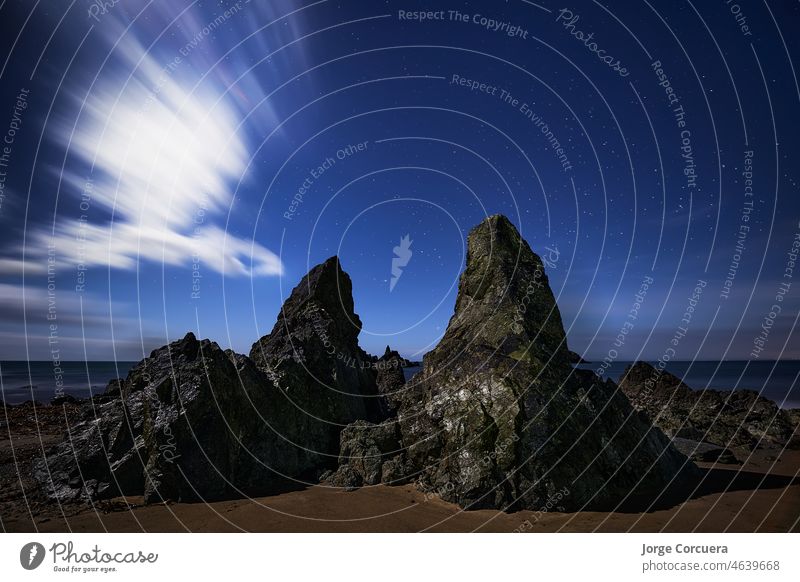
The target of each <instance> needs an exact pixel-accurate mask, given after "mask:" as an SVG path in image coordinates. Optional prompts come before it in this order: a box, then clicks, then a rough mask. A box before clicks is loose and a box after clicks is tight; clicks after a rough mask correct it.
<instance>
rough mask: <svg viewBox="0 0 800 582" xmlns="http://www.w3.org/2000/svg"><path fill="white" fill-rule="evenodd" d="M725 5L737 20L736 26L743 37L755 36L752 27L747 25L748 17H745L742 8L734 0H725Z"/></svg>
mask: <svg viewBox="0 0 800 582" xmlns="http://www.w3.org/2000/svg"><path fill="white" fill-rule="evenodd" d="M725 4H726V5H727V6H728V10H730V12H731V14H733V17H734V19H736V24H737V25H738V26H739V31H740V32H741V33H742V36H753V32H752V31H751V30H750V25H749V24H747V17H746V16H745V15H744V12H742V7H741V6H739V5H738V4H737V3H736V2H734V1H733V0H725Z"/></svg>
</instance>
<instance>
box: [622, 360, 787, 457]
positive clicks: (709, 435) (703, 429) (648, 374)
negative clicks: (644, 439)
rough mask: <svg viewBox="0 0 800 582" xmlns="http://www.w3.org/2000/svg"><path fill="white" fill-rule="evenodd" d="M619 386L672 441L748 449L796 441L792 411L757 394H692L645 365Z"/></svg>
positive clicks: (630, 372)
mask: <svg viewBox="0 0 800 582" xmlns="http://www.w3.org/2000/svg"><path fill="white" fill-rule="evenodd" d="M620 388H621V389H622V390H623V391H624V392H625V394H626V395H627V396H628V399H629V400H630V401H631V403H632V404H633V406H634V407H635V408H636V409H637V410H640V411H641V412H643V413H644V414H646V415H647V417H648V418H649V419H650V421H651V422H653V424H655V425H656V426H658V427H659V428H661V430H663V431H664V432H665V433H666V434H667V435H669V436H672V437H681V438H688V439H692V440H695V441H704V442H707V443H710V444H712V445H717V446H719V447H722V448H731V447H742V448H744V449H746V450H748V451H752V450H753V449H754V448H756V447H757V446H784V445H786V444H788V443H790V442H792V441H793V434H794V431H795V427H796V423H795V422H793V421H792V418H791V415H790V413H789V412H788V411H786V410H782V409H781V408H779V407H778V405H777V404H775V403H774V402H772V401H771V400H768V399H766V398H764V397H762V396H759V394H758V393H757V392H754V391H752V390H734V391H724V390H712V389H706V390H692V389H691V388H690V387H689V386H687V385H686V384H684V383H683V381H682V380H681V379H680V378H678V377H676V376H674V375H672V374H670V373H669V372H667V371H666V370H663V369H657V368H654V367H653V366H651V365H650V364H648V363H646V362H636V363H635V364H633V365H631V366H628V368H626V370H625V372H624V374H623V375H622V378H621V379H620Z"/></svg>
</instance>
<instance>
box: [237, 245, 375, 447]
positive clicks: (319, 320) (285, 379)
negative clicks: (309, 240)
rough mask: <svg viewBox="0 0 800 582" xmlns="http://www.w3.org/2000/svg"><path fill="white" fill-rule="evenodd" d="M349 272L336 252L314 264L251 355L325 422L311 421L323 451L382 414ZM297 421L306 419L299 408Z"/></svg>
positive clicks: (300, 405)
mask: <svg viewBox="0 0 800 582" xmlns="http://www.w3.org/2000/svg"><path fill="white" fill-rule="evenodd" d="M360 332H361V319H359V317H358V315H357V314H356V313H355V310H354V305H353V291H352V283H351V281H350V277H349V276H348V275H347V273H345V272H344V271H343V270H342V267H341V265H340V264H339V259H338V257H331V258H330V259H328V260H327V261H325V262H324V263H322V264H321V265H317V266H316V267H314V268H313V269H311V271H309V273H308V274H307V275H306V276H305V277H304V278H303V280H302V281H300V283H299V284H298V285H297V287H295V288H294V290H293V291H292V293H291V295H290V296H289V298H288V299H287V300H286V302H285V303H284V304H283V307H282V308H281V312H280V314H279V315H278V321H277V322H276V323H275V327H274V328H273V329H272V332H271V333H270V334H269V335H266V336H264V337H262V338H261V339H260V340H258V341H257V342H256V343H254V344H253V347H252V349H251V350H250V358H251V359H252V360H253V362H255V364H256V366H258V367H259V368H260V369H261V370H263V371H264V372H265V373H266V374H267V376H269V378H270V379H271V381H272V382H273V383H274V384H275V385H276V386H279V387H280V389H281V390H282V391H283V392H284V393H286V394H287V397H288V398H290V399H291V400H292V402H294V403H295V404H296V405H297V408H298V409H299V410H303V411H308V412H309V413H311V414H315V415H316V416H319V417H321V418H323V419H324V420H325V421H327V423H323V424H327V425H328V426H327V427H325V426H323V425H321V424H317V425H316V426H313V427H312V426H309V427H308V428H309V429H310V430H313V431H314V433H315V438H314V439H313V440H314V442H315V443H317V444H318V446H319V447H320V448H321V449H322V450H324V451H333V452H334V454H335V452H336V451H337V450H338V442H339V432H340V431H341V430H342V428H343V427H344V426H345V425H347V424H349V423H351V422H354V421H356V420H363V419H366V420H377V419H379V418H380V417H381V413H380V403H379V395H378V393H377V386H376V383H375V371H374V368H373V366H372V358H371V357H370V356H369V355H368V354H366V353H365V352H364V351H363V350H362V349H361V348H360V347H359V345H358V334H359V333H360ZM297 421H298V422H301V423H303V424H306V421H304V420H303V417H302V415H298V416H297Z"/></svg>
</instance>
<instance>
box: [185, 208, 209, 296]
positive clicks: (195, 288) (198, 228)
mask: <svg viewBox="0 0 800 582" xmlns="http://www.w3.org/2000/svg"><path fill="white" fill-rule="evenodd" d="M206 212H208V196H203V199H202V200H201V201H200V205H199V206H198V207H197V210H196V211H195V213H194V218H193V219H192V222H193V223H194V229H193V231H192V242H193V246H194V250H193V251H192V290H191V293H190V294H189V297H190V298H191V299H200V283H201V281H202V279H203V274H202V273H201V272H200V269H201V265H202V261H201V260H200V245H202V244H203V242H202V241H201V240H200V235H201V234H202V232H203V223H204V222H205V221H206Z"/></svg>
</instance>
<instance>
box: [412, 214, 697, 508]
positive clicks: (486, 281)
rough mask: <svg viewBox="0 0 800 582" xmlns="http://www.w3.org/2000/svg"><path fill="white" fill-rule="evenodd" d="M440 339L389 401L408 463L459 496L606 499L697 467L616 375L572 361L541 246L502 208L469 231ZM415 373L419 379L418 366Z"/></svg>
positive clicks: (471, 500) (525, 503)
mask: <svg viewBox="0 0 800 582" xmlns="http://www.w3.org/2000/svg"><path fill="white" fill-rule="evenodd" d="M467 242H468V251H467V264H466V270H465V271H464V273H463V274H462V276H461V280H460V282H459V289H458V297H457V299H456V306H455V313H454V314H453V316H452V318H451V320H450V323H449V325H448V328H447V331H446V332H445V334H444V337H443V338H442V340H441V341H440V343H439V345H438V346H437V347H436V348H435V349H434V350H433V351H432V352H430V353H428V354H426V355H425V357H424V362H423V370H422V372H421V373H420V374H418V375H417V376H415V378H414V382H413V384H414V386H410V387H408V389H407V394H408V396H407V398H405V399H404V402H403V405H402V406H401V408H400V410H399V412H398V422H399V425H400V430H401V438H402V444H403V446H404V448H405V451H406V456H407V460H406V462H404V463H400V464H401V465H403V466H404V467H405V472H406V473H408V472H409V471H413V472H415V473H416V474H417V475H418V480H419V483H420V485H421V487H422V488H423V489H425V490H427V491H436V492H439V494H440V495H441V497H443V498H444V499H445V500H448V501H451V502H454V503H458V504H459V505H461V506H462V507H465V508H471V509H474V508H496V509H504V510H507V509H522V508H525V509H537V508H539V507H542V506H545V505H546V503H547V501H548V499H549V498H550V496H552V495H553V494H554V493H555V492H557V491H563V489H564V488H565V487H566V488H567V489H568V490H569V494H568V495H565V496H563V497H564V499H562V500H561V505H563V506H565V507H567V508H569V509H572V510H577V509H593V510H600V509H613V508H616V507H618V506H620V505H621V504H626V503H633V502H637V503H638V502H645V501H647V502H649V501H652V500H654V499H655V498H657V497H658V496H659V495H660V494H662V493H663V492H664V489H665V487H667V486H668V484H670V483H674V484H682V483H685V482H686V481H687V480H688V479H691V478H693V477H695V476H696V468H695V467H694V465H693V464H692V463H691V462H690V461H688V460H687V459H686V457H685V456H684V455H682V454H681V453H679V452H678V451H677V450H676V449H675V448H674V447H673V446H672V445H671V444H670V442H669V440H668V439H667V438H666V437H665V436H664V434H663V433H662V432H661V431H660V430H658V429H657V428H654V427H653V426H652V425H651V424H650V423H649V422H648V421H647V420H646V418H645V417H644V416H643V415H641V414H639V413H638V412H636V411H635V410H633V408H632V407H631V406H630V403H629V402H628V400H627V398H626V397H625V395H624V394H623V393H622V392H621V391H620V390H618V388H617V386H616V385H614V383H613V382H611V381H604V380H601V379H600V378H598V377H597V376H595V375H594V374H593V373H592V372H589V371H583V370H575V369H573V368H572V366H571V365H570V360H571V357H570V352H569V350H568V348H567V342H566V337H565V334H564V328H563V324H562V321H561V315H560V312H559V310H558V306H557V305H556V302H555V298H554V296H553V293H552V291H551V289H550V286H549V282H548V278H547V274H546V273H545V269H544V265H543V263H542V260H541V259H540V258H539V257H538V256H537V255H536V254H535V253H533V251H532V250H531V249H530V247H529V246H528V244H527V242H525V241H524V240H523V239H522V237H521V236H520V234H519V232H518V231H517V229H516V228H515V227H514V226H513V225H512V224H511V222H510V221H509V220H508V219H507V218H505V217H504V216H492V217H490V218H488V219H486V220H485V221H483V222H482V223H481V224H480V225H478V226H477V227H475V228H474V229H473V230H472V231H471V232H470V234H469V237H468V241H467ZM417 378H419V379H417Z"/></svg>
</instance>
